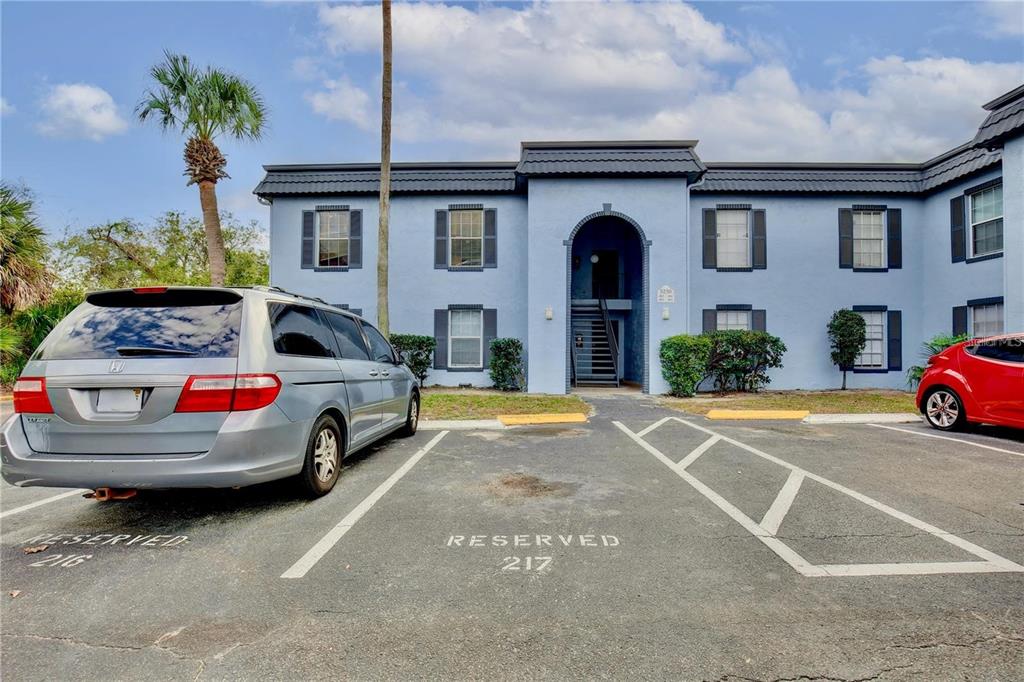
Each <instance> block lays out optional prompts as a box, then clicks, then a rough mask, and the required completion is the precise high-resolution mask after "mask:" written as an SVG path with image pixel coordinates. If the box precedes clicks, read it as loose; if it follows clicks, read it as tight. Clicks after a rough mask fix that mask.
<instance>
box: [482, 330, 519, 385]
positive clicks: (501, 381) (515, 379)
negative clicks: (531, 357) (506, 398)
mask: <svg viewBox="0 0 1024 682" xmlns="http://www.w3.org/2000/svg"><path fill="white" fill-rule="evenodd" d="M488 369H489V370H490V375H491V381H493V382H494V387H495V388H496V389H498V390H499V391H521V390H523V388H524V387H525V386H526V372H525V371H524V370H523V342H522V341H520V340H519V339H514V338H501V339H492V340H491V360H490V362H489V363H488Z"/></svg>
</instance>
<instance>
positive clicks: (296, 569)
mask: <svg viewBox="0 0 1024 682" xmlns="http://www.w3.org/2000/svg"><path fill="white" fill-rule="evenodd" d="M446 435H448V432H447V431H442V432H441V433H439V434H437V435H436V436H434V437H433V438H431V439H430V442H428V443H427V444H426V445H424V446H423V447H422V448H420V449H419V450H417V451H416V454H414V455H413V456H412V457H410V458H409V459H408V460H406V462H405V464H403V465H402V466H400V467H398V470H397V471H395V473H393V474H391V475H390V476H388V478H387V480H386V481H384V482H383V483H381V484H380V485H379V486H377V489H376V490H374V491H373V492H372V493H370V494H369V495H367V496H366V498H365V499H364V500H363V501H362V502H360V503H359V504H358V505H356V508H355V509H353V510H352V511H350V512H349V513H348V514H346V515H345V518H343V519H342V520H341V521H339V522H338V525H336V526H335V527H334V528H332V529H331V530H329V531H327V534H326V535H324V536H323V537H322V538H320V541H319V542H317V543H316V544H315V545H313V546H312V547H311V548H310V550H309V551H308V552H306V553H305V554H304V555H303V556H302V558H301V559H299V560H298V561H296V562H295V563H294V564H292V566H291V568H289V569H288V570H287V571H285V572H284V573H282V574H281V577H282V578H301V577H303V576H304V575H306V573H308V572H309V569H311V568H313V567H314V566H316V563H317V562H318V561H320V559H322V558H323V557H324V555H325V554H327V552H329V551H331V548H332V547H334V545H336V544H337V543H338V540H341V538H342V537H344V535H345V533H347V532H348V531H349V529H350V528H351V527H352V526H354V525H355V524H356V522H357V521H359V519H361V518H363V515H364V514H365V513H366V512H368V511H370V509H372V508H373V505H375V504H377V502H378V500H380V498H382V497H384V494H385V493H387V491H389V490H391V488H392V487H393V486H394V485H395V484H396V483H398V481H399V480H400V479H401V478H402V477H403V476H405V475H406V474H407V473H409V470H410V469H412V468H413V467H414V466H416V462H418V461H420V460H421V459H423V456H424V455H426V454H427V453H428V452H430V450H431V448H433V447H434V446H435V445H437V444H438V442H439V441H440V440H441V439H442V438H444V437H445V436H446Z"/></svg>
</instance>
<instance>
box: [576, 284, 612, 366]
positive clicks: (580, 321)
mask: <svg viewBox="0 0 1024 682" xmlns="http://www.w3.org/2000/svg"><path fill="white" fill-rule="evenodd" d="M570 320H571V327H570V328H571V330H572V338H571V339H570V343H572V361H573V362H572V370H573V371H572V376H573V384H574V385H575V386H618V385H619V347H618V340H617V339H616V338H615V333H614V331H613V330H612V325H611V321H610V320H609V318H608V308H607V307H606V305H605V302H604V299H600V300H599V301H598V302H597V303H596V304H594V303H589V302H588V303H582V302H581V303H575V302H574V303H573V304H572V309H571V317H570Z"/></svg>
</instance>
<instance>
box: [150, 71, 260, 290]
mask: <svg viewBox="0 0 1024 682" xmlns="http://www.w3.org/2000/svg"><path fill="white" fill-rule="evenodd" d="M149 75H150V76H151V77H152V79H153V80H154V81H155V82H156V85H157V87H156V88H155V89H150V90H148V91H147V92H146V95H145V97H144V98H143V100H142V101H141V102H139V104H138V106H137V107H136V108H135V113H136V115H137V116H138V117H139V120H140V121H142V122H145V121H146V120H147V119H149V118H150V117H153V118H155V119H156V120H157V123H159V125H160V127H161V128H162V129H163V130H165V131H167V130H180V131H181V133H182V134H183V135H185V136H186V137H187V138H188V142H186V143H185V175H187V176H188V178H189V181H188V184H190V185H191V184H197V185H199V203H200V205H201V206H202V209H203V225H204V227H205V229H206V252H207V256H208V259H209V263H210V282H211V284H214V285H215V286H220V285H222V284H224V274H225V271H226V265H225V258H224V236H223V235H222V234H221V229H220V214H219V213H218V211H217V192H216V184H217V181H218V180H220V179H222V178H226V177H229V176H228V174H227V173H226V172H225V171H224V167H225V166H226V165H227V159H225V158H224V155H223V154H222V153H221V151H220V149H218V148H217V145H216V144H215V143H214V139H215V138H216V137H218V136H219V135H228V136H230V137H233V138H235V139H237V140H258V139H260V136H261V135H262V134H263V128H264V126H265V125H266V118H267V110H266V107H265V106H264V104H263V99H262V97H260V94H259V92H257V90H256V88H255V87H254V86H253V85H252V84H251V83H249V82H248V81H246V80H244V79H242V78H239V77H238V76H235V75H233V74H230V73H226V72H224V71H220V70H218V69H214V68H211V67H206V69H205V70H202V69H199V68H198V67H196V66H195V65H194V64H193V63H192V62H191V61H190V60H189V58H188V57H187V56H185V55H179V54H174V53H171V52H165V53H164V61H163V62H161V63H160V64H157V65H156V66H154V67H153V68H151V69H150V70H149Z"/></svg>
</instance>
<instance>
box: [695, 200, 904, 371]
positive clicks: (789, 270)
mask: <svg viewBox="0 0 1024 682" xmlns="http://www.w3.org/2000/svg"><path fill="white" fill-rule="evenodd" d="M731 203H746V204H751V205H752V207H753V208H755V209H759V208H763V209H765V211H766V223H767V253H768V261H767V265H768V267H767V268H766V269H764V270H754V271H752V272H718V271H716V270H710V269H709V270H705V269H703V267H702V263H701V262H700V258H701V255H700V254H701V239H702V234H701V231H700V230H699V229H694V230H693V231H691V233H690V248H691V253H693V254H694V258H695V259H696V260H695V261H694V262H693V266H692V268H691V271H690V286H691V300H692V305H691V308H690V317H689V330H690V331H691V333H696V334H699V333H700V331H701V311H702V310H703V309H705V308H715V307H716V306H717V305H720V304H749V305H751V306H753V307H754V308H761V309H764V310H766V322H767V330H768V332H770V333H772V334H774V335H776V336H778V337H780V338H781V339H782V340H783V341H784V342H785V344H786V346H787V349H788V350H787V352H786V355H785V357H784V358H783V365H784V366H783V368H782V369H780V370H775V371H774V372H773V373H772V375H771V377H772V382H771V387H772V388H808V389H812V388H838V387H839V385H840V382H841V378H842V377H841V374H840V373H839V371H838V370H837V369H836V368H835V367H834V366H833V365H832V363H831V360H830V359H829V344H828V334H827V330H826V325H827V324H828V321H829V319H830V318H831V316H832V313H833V312H834V311H835V310H837V309H839V308H849V307H852V306H854V305H884V306H888V308H889V309H890V310H901V311H902V312H903V337H904V341H903V366H904V368H906V367H907V366H908V361H910V360H914V352H915V349H916V348H917V346H918V345H919V344H918V343H917V341H916V339H918V338H919V333H918V329H919V327H920V317H921V308H920V305H919V301H920V277H919V274H920V262H921V251H922V249H921V238H920V228H921V206H920V201H919V200H915V199H906V198H895V197H893V196H857V195H851V196H828V197H814V196H808V197H803V196H783V197H779V196H774V197H773V196H758V195H740V194H716V195H710V194H701V193H692V194H691V198H690V221H691V224H693V225H699V224H700V216H701V210H702V209H703V208H714V206H715V205H716V204H731ZM853 204H872V205H885V206H887V207H888V208H899V209H902V219H903V268H902V269H898V270H889V271H888V272H854V271H853V270H850V269H840V267H839V225H838V220H839V218H838V214H839V209H840V208H849V207H850V206H852V205H853ZM909 364H912V363H909ZM847 385H848V386H850V387H854V388H858V387H891V388H905V387H906V378H905V376H904V372H903V371H899V372H896V371H893V372H886V373H864V374H861V373H857V374H854V373H851V374H849V375H848V380H847Z"/></svg>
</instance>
